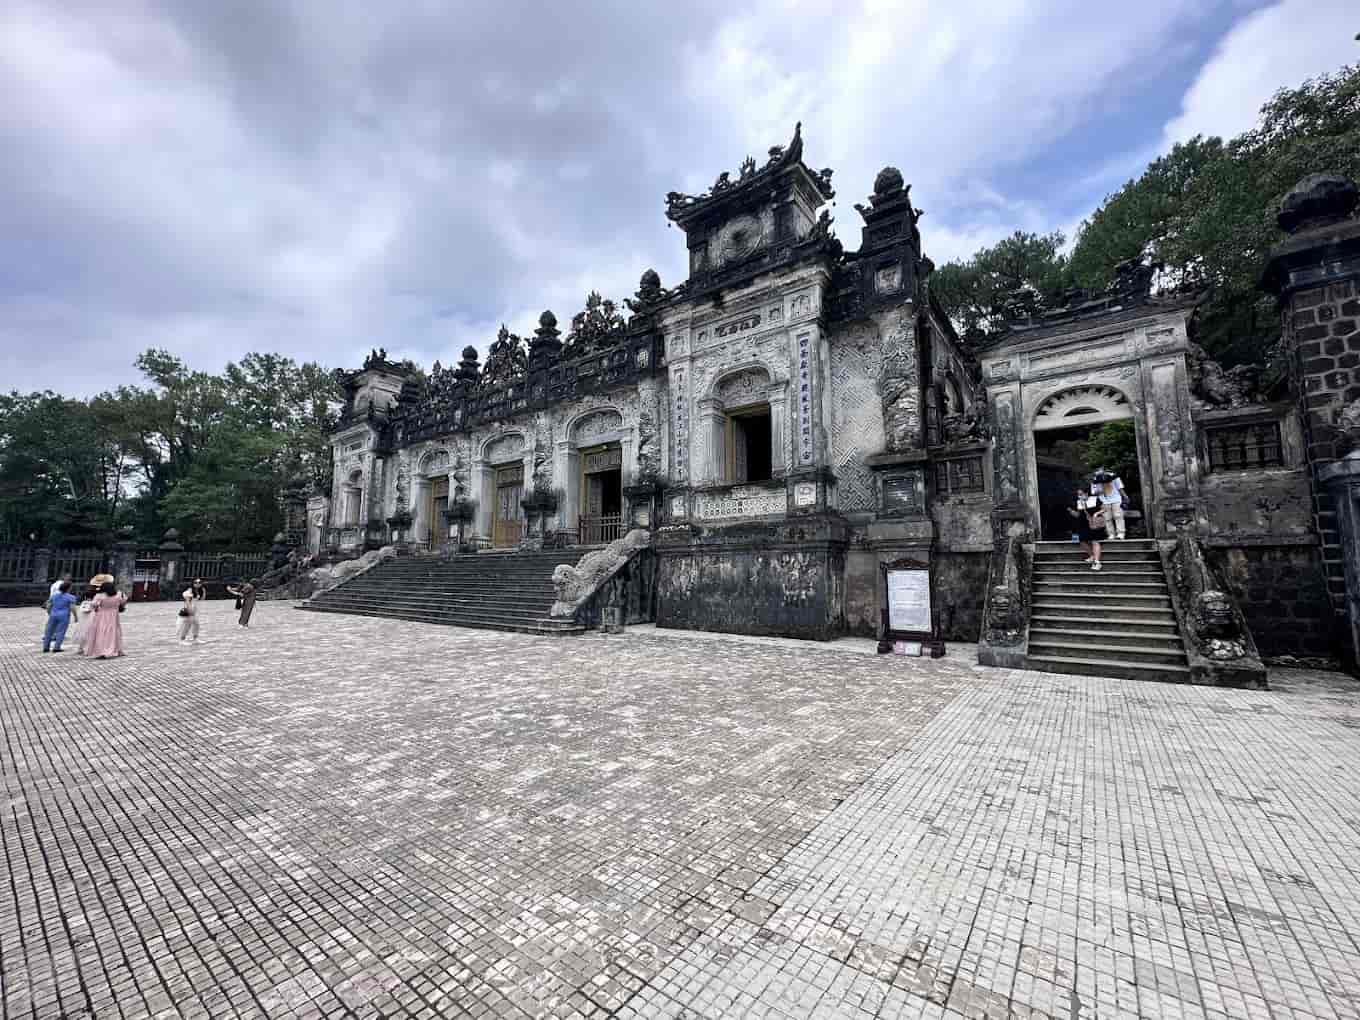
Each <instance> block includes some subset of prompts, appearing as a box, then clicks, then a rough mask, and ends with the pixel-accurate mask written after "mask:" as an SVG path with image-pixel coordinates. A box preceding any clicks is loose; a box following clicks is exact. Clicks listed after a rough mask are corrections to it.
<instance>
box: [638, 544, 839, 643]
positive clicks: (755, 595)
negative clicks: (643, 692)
mask: <svg viewBox="0 0 1360 1020" xmlns="http://www.w3.org/2000/svg"><path fill="white" fill-rule="evenodd" d="M846 545H847V537H846V528H845V524H844V522H842V521H839V520H836V519H832V518H825V517H805V518H798V519H796V520H790V521H789V522H787V523H777V524H775V523H770V524H765V523H756V522H751V523H745V524H732V525H727V526H723V527H693V528H690V527H684V528H678V529H662V530H661V532H659V533H658V536H657V540H656V544H655V549H656V554H657V557H658V560H659V567H658V570H659V579H658V582H657V612H656V622H657V625H658V626H660V627H681V628H685V629H688V630H711V631H722V632H726V633H732V634H767V635H777V636H782V637H802V638H812V639H814V640H818V641H827V640H830V639H831V638H833V637H837V636H839V635H841V634H842V633H844V631H845V551H846Z"/></svg>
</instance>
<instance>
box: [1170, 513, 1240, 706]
mask: <svg viewBox="0 0 1360 1020" xmlns="http://www.w3.org/2000/svg"><path fill="white" fill-rule="evenodd" d="M1157 546H1158V549H1159V551H1160V552H1161V557H1162V566H1163V569H1164V570H1165V571H1166V576H1167V580H1168V581H1169V582H1170V583H1169V585H1168V587H1169V589H1170V591H1171V604H1172V607H1173V608H1174V609H1175V612H1176V619H1177V621H1178V622H1179V624H1180V630H1181V639H1182V641H1183V643H1184V645H1185V654H1186V657H1187V659H1188V660H1189V664H1190V674H1191V679H1192V681H1193V682H1194V683H1199V684H1218V685H1221V686H1222V685H1227V686H1234V687H1265V686H1266V668H1265V664H1264V663H1262V661H1261V656H1260V653H1259V652H1258V651H1257V650H1256V642H1255V640H1253V638H1252V636H1251V630H1250V629H1249V628H1248V627H1247V619H1246V617H1245V616H1244V615H1243V613H1242V610H1241V607H1239V606H1238V605H1237V602H1236V600H1235V599H1233V597H1232V595H1231V594H1230V592H1229V591H1228V587H1227V585H1226V584H1224V583H1222V581H1221V580H1220V578H1219V577H1218V574H1217V572H1216V571H1215V570H1214V568H1213V566H1212V565H1211V564H1210V563H1209V561H1208V559H1207V558H1206V557H1205V555H1204V547H1203V546H1202V545H1201V544H1200V542H1199V539H1198V538H1196V537H1195V535H1194V534H1193V533H1192V532H1191V531H1190V530H1189V529H1186V530H1183V531H1181V532H1180V533H1179V535H1178V536H1177V537H1176V538H1174V539H1165V540H1162V541H1160V542H1158V543H1157Z"/></svg>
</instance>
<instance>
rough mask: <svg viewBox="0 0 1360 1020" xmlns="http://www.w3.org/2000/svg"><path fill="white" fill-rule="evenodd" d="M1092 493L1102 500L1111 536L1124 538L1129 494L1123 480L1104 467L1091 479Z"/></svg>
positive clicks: (1117, 539)
mask: <svg viewBox="0 0 1360 1020" xmlns="http://www.w3.org/2000/svg"><path fill="white" fill-rule="evenodd" d="M1091 494H1092V495H1093V496H1095V497H1096V498H1098V499H1099V500H1100V503H1101V506H1102V507H1103V508H1104V510H1105V518H1106V520H1107V521H1109V524H1108V525H1107V528H1108V530H1109V532H1110V538H1112V539H1114V540H1115V541H1120V540H1122V539H1123V538H1124V508H1125V507H1126V506H1128V503H1129V496H1128V492H1127V490H1126V489H1125V488H1124V482H1123V480H1122V479H1121V478H1120V477H1119V476H1118V475H1115V474H1111V473H1110V472H1108V471H1106V470H1105V469H1104V468H1101V469H1100V470H1099V471H1097V472H1096V474H1095V477H1094V478H1093V479H1092V480H1091Z"/></svg>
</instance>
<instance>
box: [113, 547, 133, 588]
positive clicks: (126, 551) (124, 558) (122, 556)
mask: <svg viewBox="0 0 1360 1020" xmlns="http://www.w3.org/2000/svg"><path fill="white" fill-rule="evenodd" d="M112 567H113V570H112V573H113V576H114V580H115V582H116V583H117V585H118V590H119V591H121V592H124V593H125V594H128V595H131V594H132V576H133V573H134V572H135V570H136V567H137V543H136V542H134V541H132V539H130V538H124V539H122V540H121V541H118V542H115V543H113V557H112Z"/></svg>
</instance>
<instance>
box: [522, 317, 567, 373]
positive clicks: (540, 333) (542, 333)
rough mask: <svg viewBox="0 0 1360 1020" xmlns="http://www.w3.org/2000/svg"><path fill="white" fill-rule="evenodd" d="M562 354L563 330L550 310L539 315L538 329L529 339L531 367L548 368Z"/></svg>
mask: <svg viewBox="0 0 1360 1020" xmlns="http://www.w3.org/2000/svg"><path fill="white" fill-rule="evenodd" d="M561 356H562V331H561V330H559V329H558V328H557V316H556V315H554V314H553V313H552V312H550V311H548V310H546V309H545V310H544V312H543V314H542V315H540V316H539V317H538V329H536V330H534V338H533V340H531V341H529V369H530V371H537V370H538V369H540V368H546V367H547V366H548V365H550V364H552V363H553V362H555V361H557V360H558V358H560V357H561Z"/></svg>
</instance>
